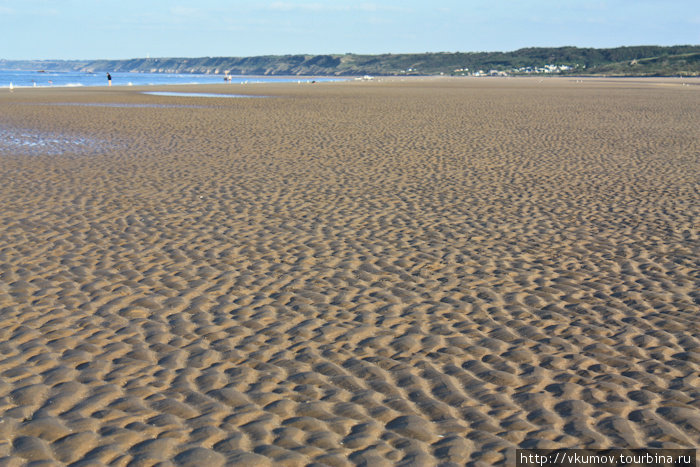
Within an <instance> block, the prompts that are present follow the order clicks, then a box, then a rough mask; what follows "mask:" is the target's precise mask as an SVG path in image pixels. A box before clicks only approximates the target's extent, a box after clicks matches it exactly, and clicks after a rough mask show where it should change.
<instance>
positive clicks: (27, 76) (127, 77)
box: [0, 70, 343, 88]
mask: <svg viewBox="0 0 700 467" xmlns="http://www.w3.org/2000/svg"><path fill="white" fill-rule="evenodd" d="M110 75H111V76H112V86H144V85H145V86H149V85H153V86H155V85H159V84H219V83H226V82H227V80H226V79H225V77H224V75H202V74H189V73H119V72H115V73H110ZM342 79H343V78H313V80H314V81H336V80H342ZM297 81H302V82H310V81H312V78H300V77H295V76H281V77H272V76H231V83H238V84H241V83H267V82H297ZM10 84H12V86H13V87H34V86H36V87H52V86H63V87H66V86H67V87H75V86H106V85H107V73H87V72H79V71H66V72H61V71H17V70H0V88H9V87H10Z"/></svg>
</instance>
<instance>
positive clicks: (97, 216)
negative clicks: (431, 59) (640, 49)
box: [0, 79, 700, 466]
mask: <svg viewBox="0 0 700 467" xmlns="http://www.w3.org/2000/svg"><path fill="white" fill-rule="evenodd" d="M579 81H580V82H579ZM147 90H149V91H153V90H158V91H172V90H173V89H172V88H170V89H168V88H164V87H163V88H152V87H151V88H147ZM176 90H182V91H188V92H193V91H197V92H210V93H221V92H226V93H234V94H253V95H264V96H269V97H267V98H261V99H235V98H233V99H229V98H197V97H172V96H154V95H145V94H141V93H139V92H138V91H139V89H137V88H118V87H112V88H109V89H108V88H84V89H15V90H14V92H9V91H8V90H0V130H2V131H0V180H1V181H2V183H1V184H0V206H1V208H0V464H3V465H22V464H23V463H26V462H28V461H36V464H35V465H44V464H43V463H41V461H49V462H55V463H64V464H74V465H101V464H108V465H156V464H158V463H159V462H162V463H161V464H158V465H172V464H175V465H193V466H194V465H197V466H202V465H207V466H215V465H223V464H233V465H251V466H253V465H254V466H264V465H288V466H295V465H309V464H313V465H329V466H344V465H356V464H361V465H371V466H381V465H396V464H406V465H437V464H440V465H445V466H448V465H464V463H465V462H466V463H468V465H484V466H486V465H496V464H502V463H504V462H505V459H506V458H507V456H508V455H509V453H512V450H513V449H514V448H518V447H523V448H549V447H569V448H581V447H601V448H603V447H613V446H614V447H696V446H698V444H700V389H699V388H700V376H699V375H700V372H699V370H700V333H699V331H700V320H699V319H698V315H699V312H700V292H698V291H699V290H700V248H699V247H700V239H699V233H700V232H699V230H700V225H699V224H698V219H700V202H699V200H700V193H699V186H700V141H699V138H698V133H697V131H698V128H700V113H699V112H698V109H699V108H700V105H699V104H700V86H698V80H694V81H693V80H622V79H618V80H596V79H584V80H577V79H545V80H541V79H413V80H399V79H394V80H387V81H384V82H376V81H375V82H348V83H317V84H314V85H311V84H303V85H297V84H260V85H247V86H243V85H217V86H196V87H191V86H178V87H177V88H176ZM82 104H85V105H82Z"/></svg>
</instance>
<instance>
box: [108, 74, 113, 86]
mask: <svg viewBox="0 0 700 467" xmlns="http://www.w3.org/2000/svg"><path fill="white" fill-rule="evenodd" d="M111 85H112V75H110V74H109V73H107V86H111Z"/></svg>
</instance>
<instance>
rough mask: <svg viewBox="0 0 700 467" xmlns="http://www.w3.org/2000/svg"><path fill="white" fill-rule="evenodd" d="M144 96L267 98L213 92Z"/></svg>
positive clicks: (152, 92) (157, 92) (153, 92)
mask: <svg viewBox="0 0 700 467" xmlns="http://www.w3.org/2000/svg"><path fill="white" fill-rule="evenodd" d="M142 94H150V95H151V96H169V97H226V98H234V99H241V98H262V97H267V96H255V95H250V94H215V93H212V92H171V91H147V92H143V93H142Z"/></svg>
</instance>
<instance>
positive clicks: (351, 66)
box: [0, 45, 700, 76]
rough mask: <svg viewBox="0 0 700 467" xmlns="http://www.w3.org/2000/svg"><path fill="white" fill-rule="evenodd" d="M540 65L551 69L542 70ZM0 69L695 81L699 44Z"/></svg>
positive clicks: (9, 65)
mask: <svg viewBox="0 0 700 467" xmlns="http://www.w3.org/2000/svg"><path fill="white" fill-rule="evenodd" d="M547 65H550V67H548V68H545V67H546V66H547ZM0 68H4V69H23V70H34V69H36V70H46V71H83V72H105V71H111V72H151V73H207V74H212V73H213V74H222V75H224V74H231V75H306V76H312V75H326V76H362V75H378V76H380V75H435V74H444V75H467V74H481V73H484V74H489V73H491V74H492V73H495V72H500V73H501V74H505V73H507V74H515V75H517V74H529V73H540V72H541V73H559V74H571V75H577V76H583V75H589V76H590V75H593V76H595V75H607V76H679V75H680V76H700V46H698V45H679V46H633V47H616V48H609V49H596V48H579V47H556V48H553V47H530V48H524V49H519V50H515V51H512V52H438V53H433V52H426V53H411V54H381V55H358V54H351V53H349V54H334V55H265V56H257V57H200V58H135V59H127V60H66V61H64V60H40V61H16V60H15V61H10V60H0Z"/></svg>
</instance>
